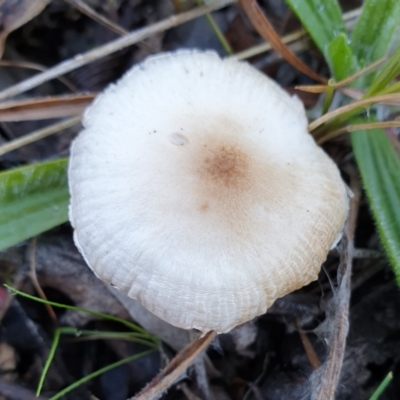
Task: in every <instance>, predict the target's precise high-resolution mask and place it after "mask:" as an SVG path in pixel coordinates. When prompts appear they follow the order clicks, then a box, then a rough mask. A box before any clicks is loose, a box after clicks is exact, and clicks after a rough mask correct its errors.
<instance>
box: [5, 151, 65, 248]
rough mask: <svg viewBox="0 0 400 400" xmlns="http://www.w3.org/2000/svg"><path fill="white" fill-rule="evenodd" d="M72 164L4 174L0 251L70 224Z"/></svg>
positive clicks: (54, 163) (42, 165) (50, 164)
mask: <svg viewBox="0 0 400 400" xmlns="http://www.w3.org/2000/svg"><path fill="white" fill-rule="evenodd" d="M67 165H68V160H67V159H65V158H63V159H59V160H56V161H50V162H45V163H39V164H32V165H28V166H25V167H20V168H16V169H11V170H8V171H5V172H2V173H0V250H3V249H5V248H7V247H10V246H13V245H15V244H17V243H19V242H22V241H23V240H25V239H28V238H30V237H32V236H35V235H37V234H39V233H41V232H44V231H46V230H48V229H51V228H53V227H55V226H57V225H60V224H62V223H63V222H65V221H67V220H68V202H69V194H68V185H67Z"/></svg>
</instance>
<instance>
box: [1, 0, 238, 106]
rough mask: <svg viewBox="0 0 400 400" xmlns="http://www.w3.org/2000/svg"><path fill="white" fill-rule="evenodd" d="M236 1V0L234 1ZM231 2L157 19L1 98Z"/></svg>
mask: <svg viewBox="0 0 400 400" xmlns="http://www.w3.org/2000/svg"><path fill="white" fill-rule="evenodd" d="M230 2H233V1H230ZM227 3H228V1H227V2H224V3H222V4H221V3H220V2H216V3H213V4H210V5H206V6H202V7H197V8H195V9H193V10H190V11H187V12H185V13H182V14H178V15H173V16H171V17H169V18H166V19H164V20H162V21H159V22H156V23H155V24H153V25H150V26H146V27H144V28H140V29H137V30H136V31H133V32H130V33H129V34H127V35H124V36H122V37H119V38H117V39H115V40H113V41H111V42H109V43H106V44H105V45H103V46H100V47H97V48H96V49H94V50H90V51H88V52H86V53H83V54H78V55H76V56H75V57H73V58H71V59H68V60H65V61H63V62H61V63H60V64H57V65H56V66H54V67H52V68H49V69H48V70H47V71H45V72H43V73H41V74H38V75H35V76H33V77H31V78H28V79H26V80H24V81H22V82H20V83H18V84H16V85H13V86H11V87H9V88H7V89H5V90H3V91H1V92H0V101H2V100H5V99H8V98H9V97H12V96H16V95H18V94H21V93H24V92H26V91H28V90H30V89H33V88H35V87H37V86H39V85H41V84H42V83H44V82H47V81H49V80H51V79H54V78H58V77H59V76H61V75H64V74H66V73H68V72H71V71H73V70H75V69H77V68H79V67H82V66H84V65H86V64H89V63H91V62H93V61H96V60H98V59H100V58H103V57H105V56H108V55H110V54H112V53H115V52H116V51H119V50H122V49H124V48H126V47H129V46H132V45H133V44H135V43H138V42H140V41H142V40H144V39H146V38H148V37H150V36H152V35H155V34H156V33H160V32H163V31H165V30H167V29H171V28H173V27H175V26H178V25H181V24H184V23H185V22H189V21H191V20H193V19H195V18H198V17H200V16H202V15H204V14H207V13H210V12H212V11H215V10H218V9H219V8H222V7H225V6H226V5H227Z"/></svg>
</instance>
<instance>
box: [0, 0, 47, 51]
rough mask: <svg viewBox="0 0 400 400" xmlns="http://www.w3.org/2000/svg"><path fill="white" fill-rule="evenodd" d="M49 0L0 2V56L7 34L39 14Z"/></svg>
mask: <svg viewBox="0 0 400 400" xmlns="http://www.w3.org/2000/svg"><path fill="white" fill-rule="evenodd" d="M50 1H51V0H18V1H1V2H0V58H1V57H2V56H3V53H4V46H5V42H6V39H7V36H8V35H9V34H10V33H11V32H12V31H15V29H17V28H19V27H20V26H22V25H24V24H26V23H27V22H28V21H30V20H31V19H32V18H34V17H36V15H38V14H40V13H41V12H42V11H43V10H44V8H45V7H46V6H47V4H49V3H50Z"/></svg>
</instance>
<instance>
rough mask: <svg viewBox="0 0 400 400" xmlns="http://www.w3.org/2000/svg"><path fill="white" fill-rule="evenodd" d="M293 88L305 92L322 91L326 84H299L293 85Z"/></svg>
mask: <svg viewBox="0 0 400 400" xmlns="http://www.w3.org/2000/svg"><path fill="white" fill-rule="evenodd" d="M294 88H295V89H296V90H300V91H301V92H306V93H324V92H325V90H326V85H300V86H295V87H294Z"/></svg>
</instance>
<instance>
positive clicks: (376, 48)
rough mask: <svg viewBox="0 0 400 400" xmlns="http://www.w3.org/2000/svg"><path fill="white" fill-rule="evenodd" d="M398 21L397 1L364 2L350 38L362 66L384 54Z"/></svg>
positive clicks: (399, 12) (399, 7) (399, 9)
mask: <svg viewBox="0 0 400 400" xmlns="http://www.w3.org/2000/svg"><path fill="white" fill-rule="evenodd" d="M399 21H400V1H399V0H365V2H364V6H363V9H362V13H361V15H360V17H359V18H358V20H357V23H356V26H355V27H354V31H353V35H352V37H351V46H352V49H353V52H354V54H355V56H356V57H357V59H358V60H359V62H360V64H361V65H362V66H365V65H368V64H370V63H372V62H374V61H375V60H377V59H378V58H381V57H383V56H384V55H385V54H386V51H387V48H388V46H389V43H390V41H391V40H392V36H393V32H394V30H395V28H396V25H397V24H398V23H399Z"/></svg>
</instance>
